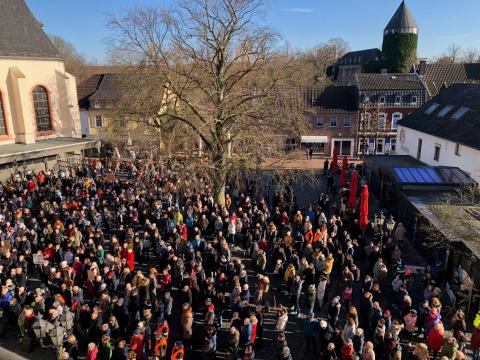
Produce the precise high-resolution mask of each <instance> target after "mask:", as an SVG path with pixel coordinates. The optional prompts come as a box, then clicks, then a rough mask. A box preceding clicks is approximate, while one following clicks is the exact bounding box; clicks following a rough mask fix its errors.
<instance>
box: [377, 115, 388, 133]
mask: <svg viewBox="0 0 480 360" xmlns="http://www.w3.org/2000/svg"><path fill="white" fill-rule="evenodd" d="M378 128H379V129H380V130H385V129H386V128H387V114H385V113H379V114H378Z"/></svg>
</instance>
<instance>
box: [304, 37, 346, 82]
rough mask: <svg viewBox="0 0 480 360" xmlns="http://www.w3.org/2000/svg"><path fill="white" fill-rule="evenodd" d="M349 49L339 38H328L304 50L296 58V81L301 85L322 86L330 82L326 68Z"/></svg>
mask: <svg viewBox="0 0 480 360" xmlns="http://www.w3.org/2000/svg"><path fill="white" fill-rule="evenodd" d="M348 50H349V46H348V43H347V42H346V41H345V40H343V39H341V38H333V39H330V40H329V41H328V42H327V43H325V44H320V45H318V46H315V47H314V48H312V49H308V50H305V51H304V52H302V53H300V54H299V56H298V57H297V58H296V65H297V76H296V80H297V81H296V82H297V83H298V84H299V85H303V86H315V85H316V86H322V85H327V84H329V83H330V81H329V79H328V77H327V68H328V67H329V66H330V65H333V64H334V63H335V62H336V61H337V60H338V59H339V58H340V57H342V56H343V55H345V54H346V53H347V52H348Z"/></svg>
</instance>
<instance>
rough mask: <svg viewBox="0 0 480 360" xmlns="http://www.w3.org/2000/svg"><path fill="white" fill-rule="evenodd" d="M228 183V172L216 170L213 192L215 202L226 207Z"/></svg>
mask: <svg viewBox="0 0 480 360" xmlns="http://www.w3.org/2000/svg"><path fill="white" fill-rule="evenodd" d="M226 183H227V176H226V171H225V170H224V169H218V168H217V169H215V170H214V174H213V181H212V184H213V192H214V194H215V201H216V203H217V204H218V205H225V187H226Z"/></svg>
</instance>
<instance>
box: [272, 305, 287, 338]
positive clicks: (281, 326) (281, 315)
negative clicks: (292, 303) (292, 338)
mask: <svg viewBox="0 0 480 360" xmlns="http://www.w3.org/2000/svg"><path fill="white" fill-rule="evenodd" d="M287 322H288V312H287V309H284V308H283V307H281V308H280V310H279V311H278V316H277V323H276V324H275V330H277V332H283V331H285V328H286V327H287Z"/></svg>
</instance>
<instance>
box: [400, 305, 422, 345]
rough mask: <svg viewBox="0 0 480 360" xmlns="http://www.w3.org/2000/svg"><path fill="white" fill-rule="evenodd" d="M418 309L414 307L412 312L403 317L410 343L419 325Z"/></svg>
mask: <svg viewBox="0 0 480 360" xmlns="http://www.w3.org/2000/svg"><path fill="white" fill-rule="evenodd" d="M417 319H418V317H417V310H415V309H412V310H410V312H409V313H408V314H407V315H405V316H404V317H403V323H404V324H405V327H404V329H405V332H406V333H407V339H408V343H409V344H411V342H412V338H413V334H414V333H415V329H416V327H417Z"/></svg>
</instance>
